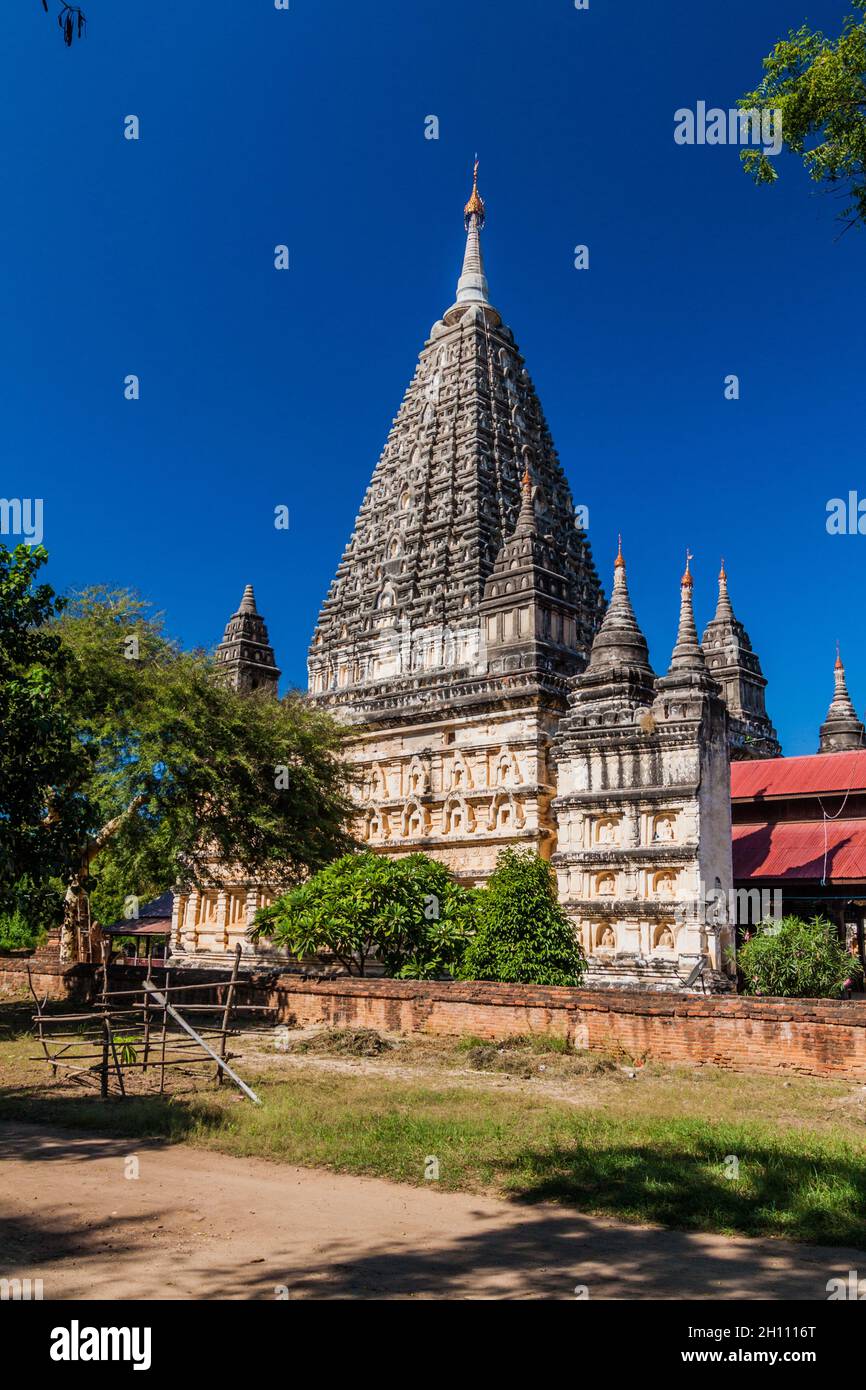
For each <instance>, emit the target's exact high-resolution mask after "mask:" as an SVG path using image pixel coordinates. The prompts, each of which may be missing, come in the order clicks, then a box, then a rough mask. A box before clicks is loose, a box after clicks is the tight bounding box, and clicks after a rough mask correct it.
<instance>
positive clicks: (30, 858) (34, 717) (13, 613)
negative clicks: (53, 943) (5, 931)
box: [0, 545, 95, 922]
mask: <svg viewBox="0 0 866 1390" xmlns="http://www.w3.org/2000/svg"><path fill="white" fill-rule="evenodd" d="M46 559H47V555H46V552H45V550H44V549H43V548H42V547H41V546H36V547H33V548H31V547H29V546H26V545H19V546H17V547H16V549H15V550H12V551H10V550H8V549H6V547H5V546H0V729H2V731H3V737H2V739H0V912H10V913H15V912H19V911H25V910H26V908H27V904H28V902H29V904H30V909H31V911H30V913H29V915H30V916H31V917H32V918H35V919H36V920H38V921H40V922H41V921H43V920H44V918H45V916H46V914H49V915H50V910H49V909H50V899H51V887H50V883H51V880H52V879H56V880H58V881H62V880H66V879H67V878H68V877H69V875H70V874H71V873H72V872H73V871H74V868H75V866H76V864H77V860H78V854H79V847H80V844H81V841H82V839H83V838H85V837H86V836H87V834H88V832H89V830H90V829H91V828H92V826H93V822H94V814H95V813H94V808H93V806H92V804H91V803H90V801H89V799H88V797H87V794H86V786H87V781H88V777H89V774H90V771H91V766H92V763H91V757H90V754H89V752H88V750H87V749H85V748H84V747H83V746H82V745H81V744H80V743H79V742H78V740H77V738H76V720H75V711H74V708H73V703H72V687H73V685H74V683H75V679H76V672H75V661H74V658H73V656H72V654H71V653H70V652H69V651H68V649H67V648H66V647H65V646H64V644H63V642H62V640H61V637H60V633H59V631H58V629H57V626H56V622H55V620H56V619H57V617H58V616H59V614H60V613H61V612H62V609H63V606H64V605H63V600H61V599H58V598H57V597H56V595H55V594H54V591H53V590H52V589H51V587H50V586H49V585H48V584H42V583H38V582H37V577H38V574H39V571H40V569H41V568H42V566H43V565H44V563H45V561H46ZM55 908H56V904H55Z"/></svg>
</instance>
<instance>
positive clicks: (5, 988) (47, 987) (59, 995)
mask: <svg viewBox="0 0 866 1390" xmlns="http://www.w3.org/2000/svg"><path fill="white" fill-rule="evenodd" d="M28 966H29V967H30V978H31V979H32V981H33V988H34V989H35V990H36V993H37V994H38V995H39V998H40V999H45V998H48V999H71V998H79V997H83V996H85V995H86V994H87V993H88V992H89V990H90V976H91V974H92V969H91V967H90V966H88V965H61V964H60V962H59V961H58V960H56V959H51V958H50V957H48V956H47V954H46V957H45V958H42V957H41V956H40V953H39V951H36V952H34V953H32V954H31V955H20V956H15V955H9V956H0V999H2V998H3V997H4V996H5V997H7V998H11V997H13V996H14V997H15V998H21V997H22V996H23V995H27V996H28V997H30V991H29V989H28V987H27V967H28Z"/></svg>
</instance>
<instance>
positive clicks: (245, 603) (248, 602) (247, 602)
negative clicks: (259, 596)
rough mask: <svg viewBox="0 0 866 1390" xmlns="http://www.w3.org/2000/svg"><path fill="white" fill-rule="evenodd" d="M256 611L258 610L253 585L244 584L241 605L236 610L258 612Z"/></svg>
mask: <svg viewBox="0 0 866 1390" xmlns="http://www.w3.org/2000/svg"><path fill="white" fill-rule="evenodd" d="M258 611H259V610H258V609H257V608H256V596H255V594H254V593H253V586H252V584H248V585H247V586H246V588H245V589H244V595H243V598H242V599H241V606H240V608H239V609H238V612H239V613H258Z"/></svg>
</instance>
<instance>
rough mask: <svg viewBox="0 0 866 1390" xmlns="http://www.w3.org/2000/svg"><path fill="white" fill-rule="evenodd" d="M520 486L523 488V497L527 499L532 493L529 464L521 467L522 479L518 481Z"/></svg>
mask: <svg viewBox="0 0 866 1390" xmlns="http://www.w3.org/2000/svg"><path fill="white" fill-rule="evenodd" d="M520 486H521V487H522V488H523V492H524V496H526V497H528V496H529V494H530V493H531V492H532V477H531V474H530V472H529V464H528V463H526V464H524V466H523V477H522V478H521V479H520Z"/></svg>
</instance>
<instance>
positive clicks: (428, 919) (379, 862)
mask: <svg viewBox="0 0 866 1390" xmlns="http://www.w3.org/2000/svg"><path fill="white" fill-rule="evenodd" d="M475 898H476V894H475V893H474V892H473V891H472V890H468V889H465V888H461V887H460V885H459V884H457V883H456V882H455V881H454V879H453V878H452V877H451V875H450V873H449V872H448V870H447V869H446V868H445V866H444V864H440V863H438V862H437V861H436V860H435V859H430V858H428V856H427V855H426V854H410V855H407V856H406V857H405V858H403V859H387V858H386V857H385V856H384V855H381V854H372V853H370V852H369V851H365V852H364V853H361V854H347V855H345V856H344V857H343V858H342V859H338V860H337V861H336V862H335V863H333V864H329V865H328V867H327V868H325V869H323V870H322V871H321V872H320V873H318V874H316V875H315V877H314V878H312V879H310V881H309V882H308V883H304V884H302V885H301V886H300V887H299V888H296V889H294V890H293V891H292V892H290V893H287V894H285V895H284V896H283V897H281V898H278V899H277V901H276V902H274V903H272V904H271V906H270V907H267V908H262V909H261V910H260V911H259V912H258V913H257V915H256V926H255V928H254V931H253V935H254V937H255V938H256V939H260V938H261V937H267V938H268V939H269V940H270V941H271V942H272V943H273V944H274V945H275V946H284V947H287V948H288V949H289V950H290V951H291V952H292V954H293V955H295V956H297V957H299V958H303V957H304V956H311V955H316V954H318V953H320V952H323V951H326V952H330V953H331V954H333V955H334V956H335V957H336V958H337V960H338V961H339V962H340V963H341V965H343V967H344V968H345V969H346V970H347V971H348V972H349V974H350V975H353V974H357V975H364V974H366V971H367V968H368V965H369V962H370V961H371V959H373V958H377V959H378V960H380V961H381V963H382V965H383V967H384V969H385V973H386V974H387V975H390V976H397V977H399V978H402V979H430V978H434V977H436V976H439V975H444V974H445V973H446V972H452V971H454V970H456V968H457V966H458V965H459V962H460V960H461V958H462V955H463V951H464V949H465V947H466V942H467V940H468V939H469V935H470V933H471V930H472V926H473V909H474V903H475Z"/></svg>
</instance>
